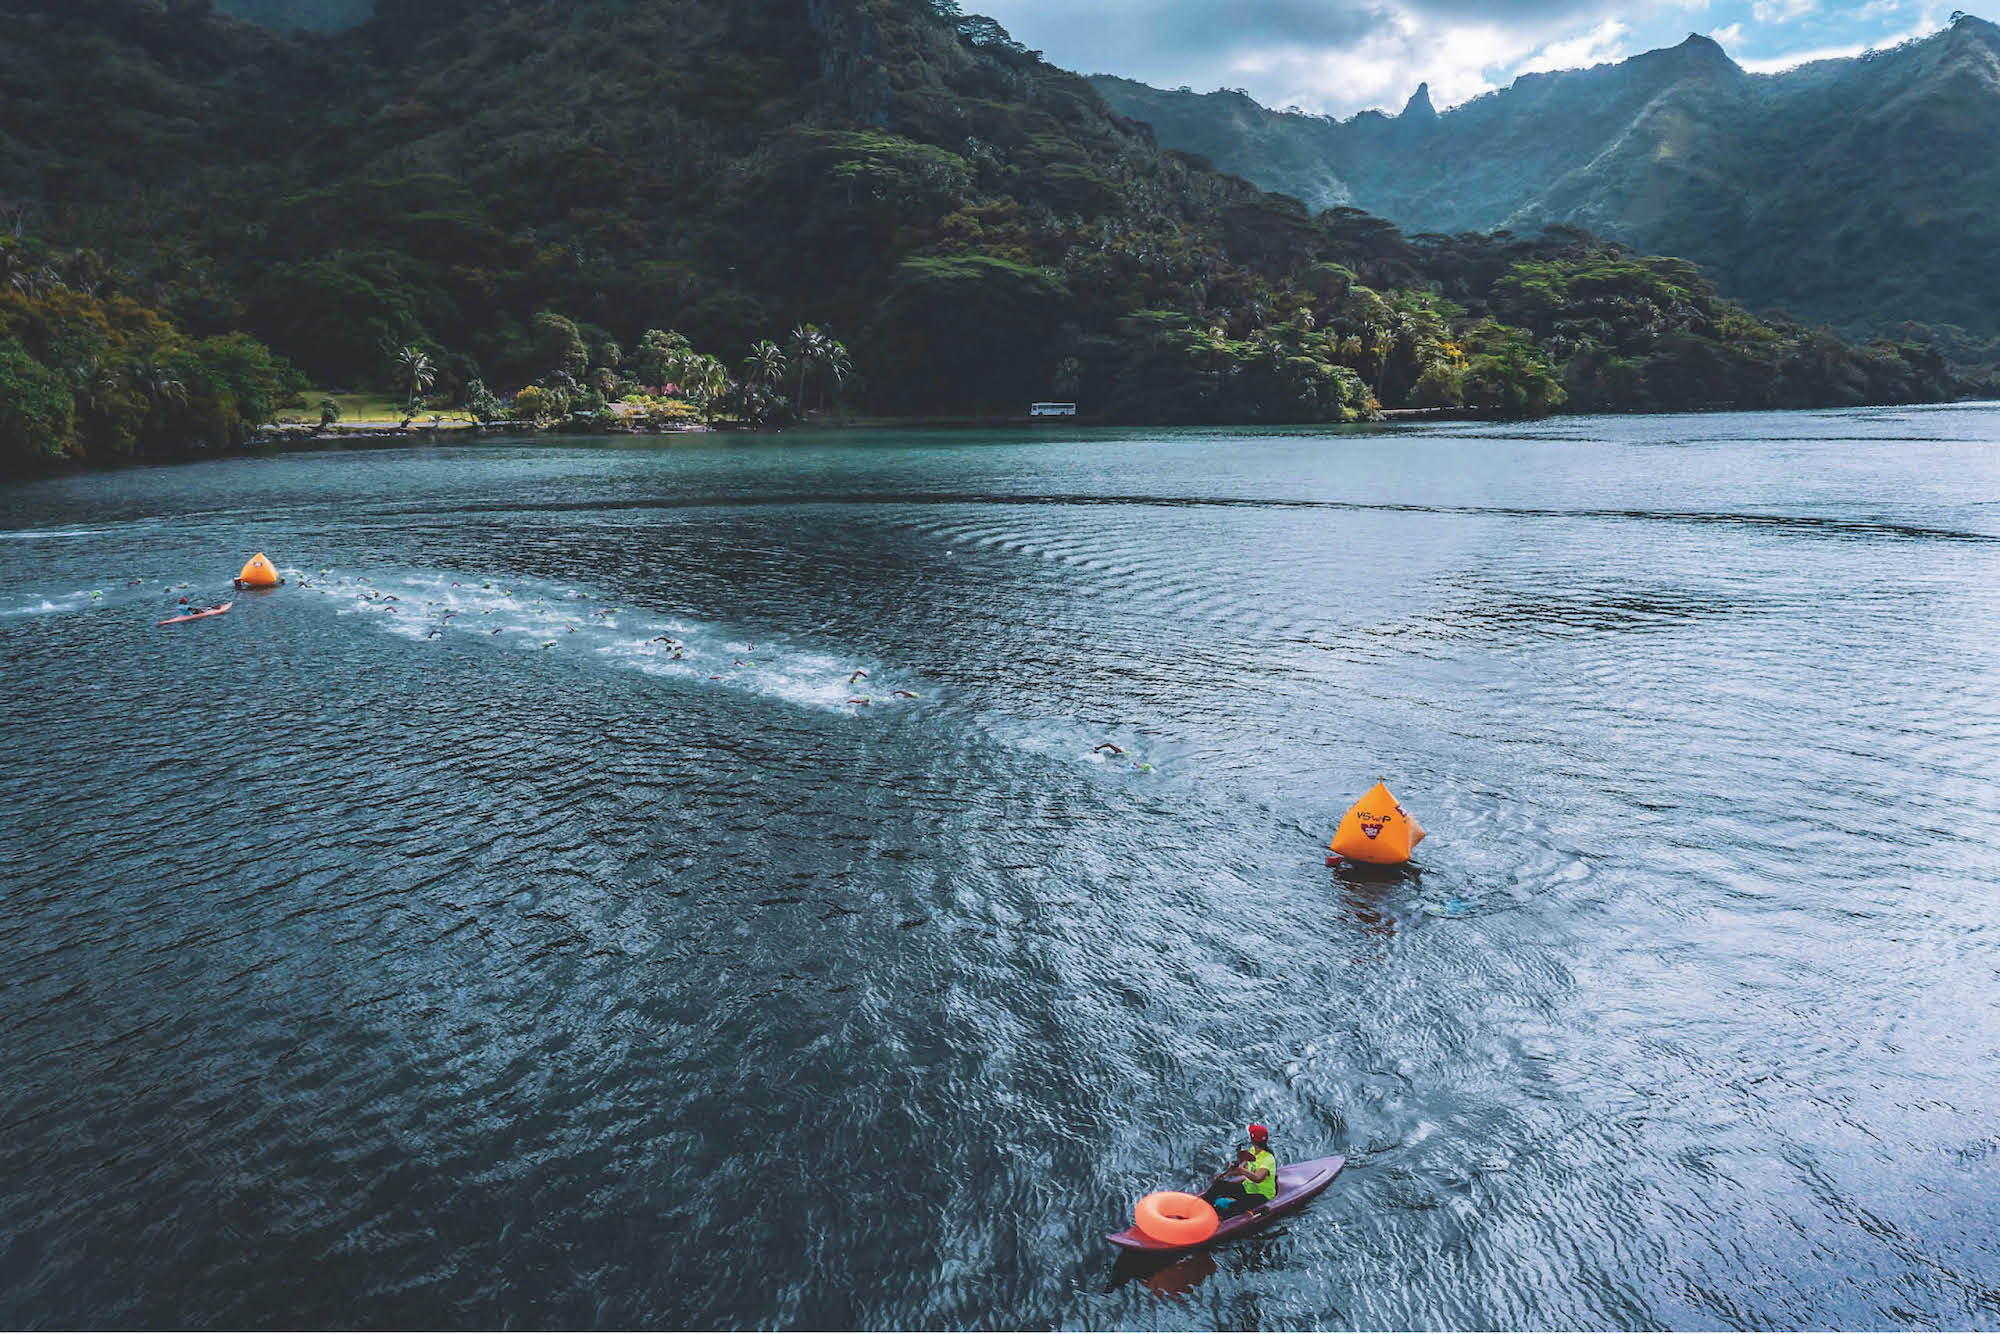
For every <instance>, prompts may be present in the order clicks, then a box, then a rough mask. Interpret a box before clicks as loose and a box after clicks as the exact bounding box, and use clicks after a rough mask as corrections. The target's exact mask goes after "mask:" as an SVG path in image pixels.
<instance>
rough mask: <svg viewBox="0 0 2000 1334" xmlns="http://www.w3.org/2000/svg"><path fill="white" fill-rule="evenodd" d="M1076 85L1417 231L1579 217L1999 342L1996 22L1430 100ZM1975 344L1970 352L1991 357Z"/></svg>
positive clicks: (1810, 311) (1257, 168)
mask: <svg viewBox="0 0 2000 1334" xmlns="http://www.w3.org/2000/svg"><path fill="white" fill-rule="evenodd" d="M1094 82H1095V83H1096V86H1097V87H1098V88H1099V90H1100V91H1102V92H1103V93H1104V94H1105V96H1106V97H1107V98H1108V99H1109V101H1110V102H1111V104H1112V105H1113V106H1114V107H1116V108H1117V109H1118V110H1119V111H1121V112H1123V113H1124V114H1127V115H1130V116H1133V117H1135V118H1137V119H1140V120H1144V121H1146V122H1147V123H1149V124H1151V125H1152V126H1153V127H1154V129H1155V131H1156V132H1157V133H1158V134H1159V136H1160V138H1161V140H1162V142H1164V143H1166V144H1168V145H1169V146H1172V147H1177V148H1184V149H1188V150H1190V151H1196V152H1201V153H1204V154H1206V155H1208V156H1209V157H1211V158H1213V159H1214V160H1215V161H1216V162H1217V163H1218V164H1220V165H1221V166H1222V167H1224V168H1225V169H1227V170H1230V171H1236V172H1240V173H1242V174H1243V175H1244V176H1246V177H1248V178H1249V179H1251V180H1254V181H1256V182H1257V183H1258V184H1260V185H1262V186H1264V187H1265V188H1266V189H1273V190H1284V191H1289V192H1293V193H1298V194H1300V195H1301V196H1302V197H1303V198H1305V199H1307V200H1308V201H1309V202H1313V203H1316V204H1321V205H1333V204H1343V205H1352V206H1356V207H1360V208H1364V209H1367V210H1369V211H1370V212H1373V213H1377V214H1380V215H1381V216H1383V217H1386V218H1389V219H1392V220H1393V221H1395V222H1397V223H1399V224H1400V225H1402V226H1405V227H1408V228H1410V229H1412V230H1415V231H1440V232H1458V231H1466V230H1475V231H1484V230H1488V229H1491V228H1495V227H1506V228H1511V229H1513V230H1515V231H1518V232H1523V233H1532V232H1534V231H1536V230H1538V229H1540V228H1541V227H1543V226H1546V225H1549V224H1564V225H1571V226H1579V227H1583V228H1586V229H1588V230H1590V231H1592V232H1594V233H1597V234H1599V235H1602V236H1605V237H1608V238H1612V239H1615V240H1619V241H1623V242H1626V243H1628V244H1631V245H1634V246H1637V247H1639V248H1641V249H1647V250H1663V251H1666V252H1668V253H1672V254H1678V255H1685V256H1687V257H1689V258H1691V259H1694V260H1696V261H1698V262H1699V263H1701V264H1702V265H1703V266H1704V267H1705V268H1707V269H1708V270H1709V271H1710V273H1711V274H1712V275H1713V276H1714V277H1715V278H1716V279H1717V281H1718V282H1719V283H1720V285H1721V286H1722V288H1723V290H1724V291H1725V292H1727V293H1729V294H1730V295H1731V296H1733V297H1735V298H1737V299H1740V300H1743V301H1745V302H1747V303H1749V304H1750V305H1751V306H1752V307H1754V308H1757V309H1779V308H1782V309H1785V310H1789V311H1791V312H1793V313H1795V314H1797V315H1800V316H1806V317H1810V318H1812V319H1815V320H1825V321H1830V322H1832V323H1833V324H1835V325H1836V326H1838V327H1840V328H1841V329H1843V330H1845V331H1847V332H1848V333H1850V334H1856V335H1863V336H1865V335H1868V334H1871V333H1874V332H1877V331H1880V330H1882V329H1884V328H1887V327H1889V326H1892V325H1902V324H1905V323H1907V322H1911V321H1914V322H1918V323H1923V324H1930V325H1939V326H1961V327H1962V329H1963V330H1967V331H1971V334H1972V337H1971V339H1970V340H1969V344H1968V340H1967V339H1966V338H1965V337H1963V336H1961V334H1960V333H1959V332H1958V331H1956V330H1951V329H1943V330H1941V331H1940V332H1939V334H1938V335H1937V337H1938V339H1939V341H1940V343H1941V345H1948V346H1959V347H1962V346H1967V345H1970V346H1973V347H1975V348H1976V347H1977V346H1978V344H1979V341H1980V340H1981V339H1992V338H1994V337H1996V336H2000V270H1996V269H1995V267H1994V266H1993V265H1992V264H1991V263H1990V262H1988V259H1989V257H1990V256H1991V255H1993V254H1994V253H1995V250H1996V247H2000V154H1996V153H1995V152H1994V149H1993V145H1994V144H1995V142H2000V28H1996V27H1995V26H1994V25H1993V24H1991V23H1988V22H1985V21H1984V20H1982V19H1978V18H1974V17H1971V16H1968V15H1959V16H1957V17H1956V18H1955V19H1954V20H1953V22H1952V24H1951V26H1950V27H1948V28H1947V29H1945V30H1944V31H1942V32H1940V33H1937V34H1936V35H1934V36H1931V37H1928V38H1925V39H1923V40H1920V41H1915V42H1911V43H1908V44H1905V45H1903V46H1900V47H1897V48H1894V49H1892V50H1887V51H1881V52H1874V53H1870V54H1868V55H1866V56H1862V57H1860V58H1857V59H1853V60H1829V61H1821V62H1818V63H1816V64H1810V65H1806V66H1803V67H1801V68H1798V69H1794V70H1790V71H1787V72H1785V73H1781V74H1775V75H1754V74H1749V73H1746V72H1745V71H1744V70H1742V69H1741V68H1739V67H1738V66H1737V65H1736V64H1735V63H1734V62H1733V61H1731V60H1730V59H1729V57H1728V56H1727V55H1726V54H1725V53H1724V52H1723V50H1722V48H1721V47H1719V46H1717V45H1716V44H1715V43H1714V42H1713V41H1711V40H1710V39H1708V38H1706V37H1690V38H1688V40H1687V41H1686V42H1684V43H1682V44H1681V45H1679V46H1677V47H1674V48H1671V49H1669V50H1662V51H1652V52H1648V53H1646V54H1644V55H1641V56H1635V57H1633V58H1632V59H1630V60H1626V61H1623V62H1620V63H1618V64H1614V65H1601V66H1598V67H1596V68H1594V69H1588V70H1565V71H1560V72H1555V73H1547V74H1532V75H1526V76H1524V77H1522V78H1521V79H1519V80H1517V81H1516V82H1515V83H1514V84H1513V86H1512V87H1510V88H1507V89H1505V90H1503V91H1501V92H1497V93H1493V94H1490V95H1488V96H1485V97H1481V98H1478V99H1476V100H1474V101H1472V102H1468V103H1466V104H1465V105H1463V106H1460V107H1456V108H1454V109H1452V110H1450V111H1447V112H1445V113H1443V114H1442V115H1439V114H1437V113H1435V112H1433V111H1432V109H1431V107H1430V104H1429V101H1428V99H1425V100H1424V101H1423V102H1422V104H1421V105H1420V106H1413V107H1412V108H1411V109H1410V110H1406V111H1405V112H1404V113H1403V114H1402V115H1400V116H1384V115H1380V114H1377V113H1364V114H1362V115H1359V116H1356V117H1354V118H1352V119H1351V120H1347V121H1333V120H1329V119H1326V118H1324V117H1316V116H1305V115H1297V114H1285V113H1279V112H1272V111H1268V110H1266V109H1264V108H1262V107H1260V106H1258V105H1257V104H1256V103H1254V102H1252V101H1250V99H1249V98H1247V97H1245V96H1243V95H1242V94H1240V93H1230V92H1220V93H1212V94H1208V95H1205V96H1203V95H1196V94H1193V93H1189V92H1163V91H1161V90H1159V89H1154V88H1147V87H1145V86H1144V85H1141V84H1134V83H1131V82H1129V81H1127V80H1122V79H1115V78H1098V79H1096V80H1095V81H1094ZM1990 351H1991V349H1989V352H1990Z"/></svg>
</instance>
